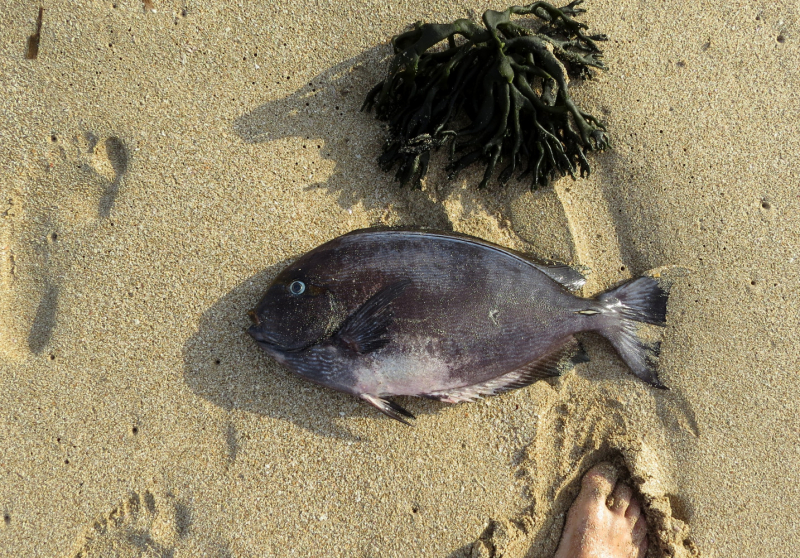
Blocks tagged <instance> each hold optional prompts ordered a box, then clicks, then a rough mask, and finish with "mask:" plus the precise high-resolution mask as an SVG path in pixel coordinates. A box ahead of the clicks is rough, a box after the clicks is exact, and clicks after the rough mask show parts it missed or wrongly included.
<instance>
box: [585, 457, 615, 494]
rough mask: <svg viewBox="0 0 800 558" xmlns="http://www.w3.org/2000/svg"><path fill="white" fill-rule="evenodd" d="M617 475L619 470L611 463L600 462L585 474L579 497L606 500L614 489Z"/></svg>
mask: <svg viewBox="0 0 800 558" xmlns="http://www.w3.org/2000/svg"><path fill="white" fill-rule="evenodd" d="M617 477H619V471H617V469H616V467H614V466H613V465H611V463H605V462H604V463H598V464H597V465H595V466H594V467H592V468H591V469H589V470H588V471H587V472H586V474H585V475H583V480H582V481H581V491H580V494H578V498H579V499H581V500H597V501H600V502H606V500H607V499H608V497H609V496H610V495H611V493H612V492H613V490H614V485H615V484H616V483H617Z"/></svg>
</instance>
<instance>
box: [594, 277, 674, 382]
mask: <svg viewBox="0 0 800 558" xmlns="http://www.w3.org/2000/svg"><path fill="white" fill-rule="evenodd" d="M668 297H669V293H668V292H667V290H666V289H665V288H664V286H662V285H661V284H660V283H659V282H658V281H657V280H656V279H654V278H652V277H639V278H638V279H634V280H633V281H628V282H627V283H624V284H623V285H620V286H619V287H617V288H615V289H612V290H610V291H608V292H606V293H603V294H602V295H600V296H599V297H598V301H599V302H601V303H602V305H603V307H604V308H603V314H604V315H605V316H606V318H608V320H606V324H605V325H604V326H603V327H602V328H600V330H599V332H600V333H601V334H602V335H603V336H605V337H606V339H608V340H609V341H610V342H611V344H612V345H613V346H614V348H615V349H616V350H617V352H618V353H619V355H620V356H621V357H622V360H623V361H625V364H627V365H628V368H630V369H631V371H632V372H633V373H634V374H636V376H638V377H639V378H640V379H642V380H644V381H645V382H647V383H648V384H650V385H652V386H654V387H657V388H660V389H668V388H667V386H665V385H664V384H662V383H661V381H660V380H659V379H658V373H657V372H656V366H657V364H658V356H659V352H660V350H661V342H660V341H653V340H649V339H645V338H644V337H643V336H642V333H643V328H642V327H641V326H640V324H642V323H645V324H653V325H657V326H663V325H665V323H666V317H667V299H668Z"/></svg>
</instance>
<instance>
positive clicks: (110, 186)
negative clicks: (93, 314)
mask: <svg viewBox="0 0 800 558" xmlns="http://www.w3.org/2000/svg"><path fill="white" fill-rule="evenodd" d="M38 154H39V161H40V162H41V165H38V166H36V167H35V168H31V169H29V171H28V174H27V176H25V177H24V179H23V182H22V186H21V187H19V188H17V189H16V190H14V191H12V192H11V193H10V194H9V195H8V197H7V199H5V200H2V206H0V218H2V220H3V226H2V227H0V255H1V256H2V262H1V263H0V288H1V289H2V290H1V291H0V313H2V314H3V315H4V316H9V317H12V318H11V319H6V320H3V323H2V324H0V352H2V353H4V354H5V355H6V356H9V357H11V358H12V359H23V358H25V357H26V356H27V355H29V354H31V353H33V354H34V355H40V354H43V353H45V352H46V351H47V348H48V346H49V345H50V343H51V340H52V337H53V334H54V331H55V329H56V324H57V319H58V299H59V292H60V290H61V286H62V285H61V281H62V277H63V275H64V272H65V271H66V270H67V269H68V268H69V266H70V265H71V261H70V260H71V256H70V252H71V250H70V248H71V244H72V243H76V242H85V240H86V237H87V236H91V234H92V233H93V232H94V230H95V229H96V228H97V227H98V226H99V225H100V224H101V223H102V222H103V221H104V220H106V219H108V218H109V216H110V215H111V212H112V210H113V208H114V204H115V202H116V199H117V196H118V195H119V191H120V186H121V185H122V182H123V179H124V177H125V175H126V174H127V172H128V166H129V159H130V156H129V151H128V148H127V147H126V145H125V142H124V141H123V140H122V139H120V138H119V137H117V136H114V135H109V136H106V137H103V138H100V137H98V136H97V135H95V134H94V133H92V132H82V133H79V134H76V135H74V136H72V137H61V136H59V135H58V134H55V133H54V134H52V135H51V136H49V137H47V138H43V140H42V145H41V149H40V150H38Z"/></svg>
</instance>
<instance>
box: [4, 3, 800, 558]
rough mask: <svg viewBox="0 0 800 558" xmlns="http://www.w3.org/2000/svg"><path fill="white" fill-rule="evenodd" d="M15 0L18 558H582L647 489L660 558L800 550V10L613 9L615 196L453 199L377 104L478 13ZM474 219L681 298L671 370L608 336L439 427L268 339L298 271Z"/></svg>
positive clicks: (595, 107)
mask: <svg viewBox="0 0 800 558" xmlns="http://www.w3.org/2000/svg"><path fill="white" fill-rule="evenodd" d="M41 6H43V7H44V12H43V18H42V28H41V33H40V39H39V49H38V56H37V57H36V58H35V59H26V49H27V42H28V38H29V37H30V36H31V35H32V34H33V33H34V32H35V31H36V18H37V15H38V12H39V7H40V4H37V3H33V2H28V1H25V2H12V1H9V0H6V1H3V2H2V4H1V5H0V30H2V33H0V107H2V117H0V394H2V395H1V396H0V401H2V404H1V405H0V511H1V512H2V513H3V521H0V556H9V557H11V556H15V557H17V556H19V557H21V556H43V557H47V556H53V557H59V558H60V557H70V558H72V557H77V556H80V557H88V556H158V557H168V556H169V557H175V558H179V557H186V556H215V557H225V556H230V557H246V556H247V557H249V556H337V557H338V556H341V557H364V558H368V557H377V556H381V557H384V556H398V557H421V556H425V557H442V558H466V557H476V558H477V557H482V558H489V557H496V558H500V557H501V556H502V557H505V558H511V557H515V558H516V557H519V558H521V557H527V558H548V557H550V556H552V555H553V552H554V551H555V548H556V545H557V543H558V540H559V537H560V533H561V529H562V527H563V524H564V518H565V514H566V511H567V509H568V508H569V506H570V503H571V502H572V500H573V499H574V497H575V495H576V494H577V491H578V489H579V483H580V478H581V476H582V474H583V473H584V472H585V471H586V470H587V469H589V468H590V467H591V466H592V465H594V464H595V463H598V462H599V461H603V460H610V461H612V462H614V463H616V464H617V465H619V466H624V467H625V468H626V469H627V470H628V471H629V473H630V482H631V484H633V485H634V486H635V487H636V488H637V490H638V491H639V493H640V494H641V496H642V499H643V501H644V504H645V505H644V508H645V512H646V515H647V518H648V522H649V524H650V541H651V545H650V547H651V549H650V551H649V552H648V556H649V557H650V558H661V557H666V556H678V557H695V556H703V557H720V558H721V557H726V556H751V557H762V556H763V557H774V556H791V555H794V554H795V553H796V545H797V533H798V529H800V521H798V516H797V509H798V508H800V473H798V470H799V467H798V462H800V403H798V401H800V387H798V378H797V376H798V368H799V366H798V363H800V344H798V343H797V341H796V338H797V331H798V329H800V303H799V302H798V285H799V284H800V218H798V215H800V189H798V185H800V164H799V163H798V157H797V153H798V151H800V140H798V137H800V136H798V133H797V129H798V122H800V96H798V93H797V91H798V85H799V84H800V48H798V45H799V44H800V22H799V20H798V18H799V17H800V13H798V9H800V8H798V5H797V4H796V3H793V2H788V1H779V2H772V3H754V2H743V1H739V2H729V3H723V4H719V3H712V2H708V1H706V0H704V1H702V2H700V3H694V4H687V3H684V2H679V1H676V0H668V1H666V2H660V3H639V2H632V1H629V0H623V1H621V2H612V1H610V0H589V1H588V2H587V4H586V5H585V7H586V8H587V10H588V11H587V13H585V14H583V15H581V16H580V17H579V19H580V20H581V21H584V22H586V23H588V24H589V27H590V30H591V31H593V32H598V33H606V34H607V35H608V36H609V38H610V40H609V41H608V42H607V43H605V44H604V45H603V48H604V52H605V62H606V64H607V65H608V67H609V69H608V71H606V72H598V73H596V76H595V79H592V80H586V81H581V82H574V83H573V84H572V88H571V94H572V95H573V96H574V98H575V99H576V102H578V103H579V104H580V106H581V107H583V108H585V110H587V111H588V112H590V113H592V114H595V115H598V116H599V117H600V118H601V119H602V120H603V122H605V123H606V125H607V126H608V131H609V134H610V138H611V142H612V149H610V150H608V151H605V152H601V153H593V154H591V155H590V158H589V160H590V162H591V163H592V166H593V172H592V174H591V176H590V177H588V178H580V179H578V180H575V181H573V180H572V179H570V178H569V177H566V178H563V179H560V180H558V181H556V182H555V183H554V184H553V185H552V187H548V188H544V189H541V190H538V191H536V192H530V191H529V189H528V184H527V183H526V182H518V181H516V180H512V181H511V182H509V184H508V186H507V187H506V188H500V187H498V186H497V184H496V183H495V182H493V183H491V184H490V185H489V187H488V188H486V189H484V190H478V189H477V188H476V185H477V184H478V183H479V182H480V178H481V175H482V169H480V168H474V169H468V170H467V171H464V172H462V173H460V174H459V175H458V176H457V178H456V179H454V180H452V181H448V180H447V177H446V173H445V172H444V171H443V170H442V167H443V165H444V164H445V163H446V154H445V153H443V152H442V153H438V154H437V155H435V157H434V164H432V167H431V171H430V173H429V175H428V177H427V179H426V181H425V183H424V188H423V190H421V191H412V190H409V189H407V188H406V189H401V188H400V187H399V184H397V183H395V182H394V180H393V173H384V172H382V171H381V170H380V169H379V168H378V166H377V164H376V162H375V161H376V158H377V156H378V155H379V154H380V151H381V145H382V141H383V139H384V137H385V133H386V132H385V130H384V129H383V127H382V123H380V122H378V121H377V120H376V119H375V117H374V115H373V114H368V113H365V112H360V111H359V109H360V107H361V104H362V101H363V99H364V96H365V95H366V93H367V92H368V91H369V89H370V88H371V87H372V86H373V85H374V84H375V83H377V82H378V81H379V80H380V79H382V78H383V76H384V75H385V72H386V68H387V57H388V56H389V55H390V54H391V47H390V45H389V40H390V39H391V37H392V36H393V35H395V34H397V33H399V32H401V31H402V30H404V29H406V28H407V26H408V25H409V24H411V23H413V22H414V21H418V20H423V21H426V22H449V21H452V20H454V19H456V18H461V17H473V18H479V17H480V14H481V13H482V12H483V11H484V10H485V9H487V8H493V9H498V10H502V9H505V8H506V7H507V5H506V4H502V3H497V2H493V3H490V4H488V5H487V4H480V3H476V2H472V1H467V2H456V1H455V0H436V1H434V2H419V1H416V0H411V1H410V2H406V3H403V5H402V6H401V5H393V3H391V2H390V3H386V2H360V3H348V2H315V3H301V2H295V1H294V0H289V1H288V2H286V3H282V4H280V6H279V4H278V3H266V2H265V3H246V2H245V3H242V2H240V3H234V2H225V3H212V2H200V1H196V0H186V1H183V2H179V1H166V0H152V8H153V9H146V8H145V5H144V4H143V3H142V2H141V1H139V0H119V1H116V2H112V1H110V0H109V1H103V2H101V1H73V2H66V1H55V0H54V1H52V2H51V1H47V2H45V3H44V4H41ZM373 225H413V226H421V227H430V228H436V229H441V230H452V231H457V232H462V233H467V234H471V235H475V236H478V237H480V238H483V239H486V240H489V241H491V242H494V243H497V244H500V245H503V246H507V247H510V248H513V249H516V250H520V251H522V252H526V253H529V254H532V255H534V256H537V257H539V258H546V259H551V260H557V261H564V262H567V263H570V264H574V265H579V266H585V267H586V268H589V269H590V270H591V274H590V275H589V277H588V282H587V284H586V286H585V287H584V288H583V290H582V295H583V296H594V295H596V294H598V293H600V292H603V291H605V290H607V289H608V288H610V287H612V286H613V285H615V284H618V283H620V282H622V281H624V280H626V279H629V278H632V277H636V276H639V275H642V274H645V273H648V272H651V270H656V271H655V272H651V273H655V274H657V275H659V276H661V277H663V278H665V280H667V281H669V282H670V283H671V284H672V290H671V296H670V301H669V308H668V310H669V312H668V317H667V322H668V323H667V327H666V328H665V330H664V332H663V344H662V353H661V361H660V377H661V379H662V380H663V381H664V383H665V384H666V385H668V386H669V387H670V390H669V391H661V390H655V389H652V388H651V387H649V386H648V385H646V384H645V383H643V382H642V381H640V380H638V379H637V378H636V377H634V376H633V375H632V374H631V373H630V372H629V371H628V369H627V368H626V367H625V365H624V364H623V363H622V361H621V360H620V359H619V357H618V356H617V355H616V353H615V352H614V350H613V348H612V347H611V346H610V345H609V344H608V343H607V342H606V341H604V340H603V339H601V338H600V337H598V336H595V335H588V334H587V335H585V336H584V337H582V341H583V343H584V344H585V346H586V348H587V351H588V353H589V355H590V357H591V361H590V362H588V363H584V364H580V365H579V366H578V367H576V369H575V370H574V371H572V372H570V373H568V374H566V375H564V376H562V377H560V378H558V379H555V380H550V381H542V382H537V383H535V384H534V385H532V386H530V387H527V388H524V389H521V390H517V391H513V392H510V393H507V394H503V395H500V396H497V397H492V398H487V399H484V400H482V401H478V402H474V403H466V404H458V405H447V404H443V403H439V402H435V401H428V400H423V399H411V398H403V399H402V404H403V405H404V406H405V407H407V408H408V409H409V410H410V411H412V412H413V413H414V414H415V415H417V417H418V418H417V420H416V424H415V426H414V427H413V428H409V427H405V426H403V425H401V424H399V423H397V422H395V421H392V420H391V419H389V418H387V417H385V416H383V415H381V414H380V413H378V412H377V411H376V410H375V409H373V408H371V407H368V406H367V405H365V404H363V403H362V402H360V401H358V400H356V399H355V398H352V397H350V396H347V395H344V394H341V393H338V392H334V391H332V390H328V389H325V388H322V387H318V386H316V385H313V384H311V383H309V382H307V381H304V380H303V379H301V378H299V377H297V376H295V375H292V374H291V373H290V372H289V371H287V370H285V369H283V368H281V367H280V366H279V365H278V364H277V363H276V362H274V361H272V360H271V359H270V358H269V357H268V356H267V355H266V354H264V353H263V352H261V351H259V349H258V347H257V346H256V344H255V343H254V342H253V340H252V339H251V338H250V337H249V336H248V335H247V334H246V332H245V329H246V328H247V326H248V325H249V323H250V321H249V318H248V316H247V311H248V310H250V309H251V308H252V307H253V306H254V305H255V304H256V302H257V301H258V300H259V298H260V297H261V295H262V294H263V292H264V290H265V288H266V287H267V285H268V284H269V282H270V281H271V279H272V278H273V277H275V275H276V274H277V273H278V272H279V271H280V270H282V269H283V268H284V267H285V266H286V265H287V264H289V263H291V262H292V261H293V260H294V259H295V258H297V257H298V256H300V255H301V254H303V253H305V252H307V251H309V250H310V249H312V248H314V247H316V246H318V245H319V244H321V243H323V242H325V241H327V240H329V239H332V238H334V237H336V236H338V235H340V234H343V233H345V232H349V231H352V230H355V229H358V228H362V227H368V226H373Z"/></svg>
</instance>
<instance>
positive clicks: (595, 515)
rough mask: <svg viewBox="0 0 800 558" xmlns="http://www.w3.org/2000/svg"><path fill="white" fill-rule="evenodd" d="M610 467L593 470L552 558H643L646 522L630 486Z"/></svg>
mask: <svg viewBox="0 0 800 558" xmlns="http://www.w3.org/2000/svg"><path fill="white" fill-rule="evenodd" d="M618 476H619V471H617V470H616V468H614V466H613V465H611V464H609V463H600V464H599V465H595V466H594V467H592V468H591V469H590V470H589V471H588V472H587V473H586V474H585V475H584V476H583V480H582V482H581V491H580V493H579V494H578V497H577V498H575V501H574V502H573V503H572V507H570V509H569V513H568V514H567V523H566V525H564V532H563V533H562V535H561V542H559V543H558V550H557V551H556V555H555V557H554V558H644V555H645V552H647V520H646V519H645V517H644V514H643V513H642V508H641V504H640V503H639V499H638V498H637V497H636V496H635V495H634V494H633V491H632V490H631V488H630V487H629V486H627V485H626V484H624V483H622V482H617V478H618Z"/></svg>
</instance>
